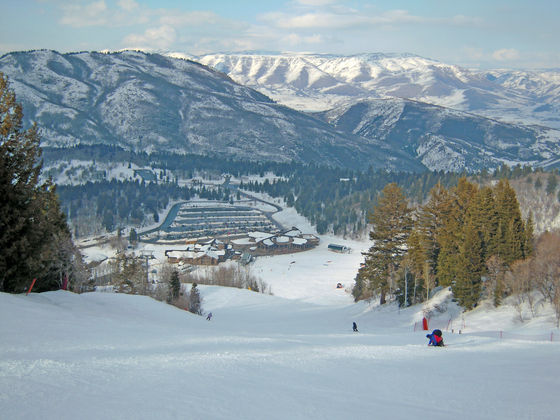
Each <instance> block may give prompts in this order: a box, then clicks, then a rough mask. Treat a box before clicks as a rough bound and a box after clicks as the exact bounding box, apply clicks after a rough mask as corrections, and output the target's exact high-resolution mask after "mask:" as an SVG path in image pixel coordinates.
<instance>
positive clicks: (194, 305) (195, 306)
mask: <svg viewBox="0 0 560 420" xmlns="http://www.w3.org/2000/svg"><path fill="white" fill-rule="evenodd" d="M189 312H191V313H193V314H196V315H202V298H201V297H200V292H199V291H198V287H197V284H196V283H193V284H192V287H191V292H190V293H189Z"/></svg>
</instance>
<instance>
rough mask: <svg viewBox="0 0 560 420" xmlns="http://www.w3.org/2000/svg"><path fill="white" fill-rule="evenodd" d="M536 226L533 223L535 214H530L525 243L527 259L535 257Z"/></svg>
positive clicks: (526, 223)
mask: <svg viewBox="0 0 560 420" xmlns="http://www.w3.org/2000/svg"><path fill="white" fill-rule="evenodd" d="M534 235H535V225H534V223H533V212H529V217H527V220H526V221H525V238H524V241H523V255H524V256H525V258H527V257H530V256H531V255H533V252H534V251H535V243H534V242H535V238H534Z"/></svg>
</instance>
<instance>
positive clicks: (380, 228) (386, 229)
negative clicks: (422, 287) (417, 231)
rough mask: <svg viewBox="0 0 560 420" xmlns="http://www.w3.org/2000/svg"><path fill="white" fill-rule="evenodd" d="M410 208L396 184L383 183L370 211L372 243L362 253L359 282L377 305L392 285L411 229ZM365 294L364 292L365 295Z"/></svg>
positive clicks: (383, 300) (384, 298)
mask: <svg viewBox="0 0 560 420" xmlns="http://www.w3.org/2000/svg"><path fill="white" fill-rule="evenodd" d="M411 211H412V209H410V208H409V207H408V203H407V201H406V197H405V196H404V194H403V192H402V190H401V189H400V187H399V186H398V185H397V184H395V183H391V184H387V185H386V186H385V188H384V189H383V191H382V192H381V194H380V196H379V199H378V202H377V205H376V206H375V207H374V209H373V212H372V213H371V214H370V223H371V224H372V227H373V229H372V231H371V232H370V235H369V236H370V239H371V240H372V241H373V242H374V244H373V246H372V247H371V248H370V249H369V250H368V252H367V253H365V254H364V255H365V257H366V259H365V266H364V268H363V269H362V270H361V273H360V276H362V277H363V279H362V281H361V284H362V286H363V285H364V284H367V288H368V289H369V293H371V294H378V295H379V296H380V302H381V304H383V303H385V300H386V295H387V293H389V292H390V291H391V289H392V288H393V287H394V285H393V284H392V283H393V280H394V276H395V275H396V272H397V270H398V268H399V264H400V262H401V260H402V257H403V255H405V253H406V243H407V240H408V236H409V235H410V231H411V230H412V218H411V215H410V214H411ZM369 293H368V294H369Z"/></svg>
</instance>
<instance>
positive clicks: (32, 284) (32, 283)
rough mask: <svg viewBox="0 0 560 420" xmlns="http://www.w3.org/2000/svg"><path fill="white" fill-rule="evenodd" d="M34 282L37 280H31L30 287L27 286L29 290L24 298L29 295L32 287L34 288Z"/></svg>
mask: <svg viewBox="0 0 560 420" xmlns="http://www.w3.org/2000/svg"><path fill="white" fill-rule="evenodd" d="M36 281H37V279H33V281H32V282H31V286H29V290H28V291H27V293H26V294H25V296H27V295H28V294H29V293H31V289H33V286H35V282H36Z"/></svg>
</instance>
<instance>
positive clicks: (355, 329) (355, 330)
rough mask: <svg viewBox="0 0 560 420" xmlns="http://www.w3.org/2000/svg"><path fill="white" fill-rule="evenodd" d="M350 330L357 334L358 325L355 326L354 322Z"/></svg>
mask: <svg viewBox="0 0 560 420" xmlns="http://www.w3.org/2000/svg"><path fill="white" fill-rule="evenodd" d="M352 330H353V331H354V332H359V331H358V325H357V324H356V323H355V322H352Z"/></svg>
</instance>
